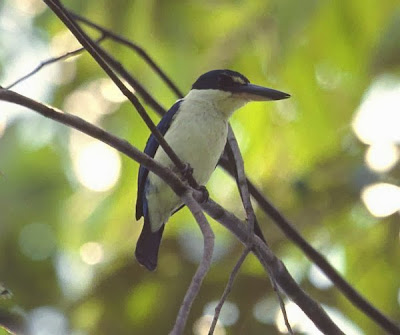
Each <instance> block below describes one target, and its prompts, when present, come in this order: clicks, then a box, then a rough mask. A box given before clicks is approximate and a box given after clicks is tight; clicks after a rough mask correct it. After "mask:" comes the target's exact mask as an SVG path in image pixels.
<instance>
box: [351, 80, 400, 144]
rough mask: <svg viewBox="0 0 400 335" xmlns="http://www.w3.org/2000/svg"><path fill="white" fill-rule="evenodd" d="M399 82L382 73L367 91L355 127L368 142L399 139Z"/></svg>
mask: <svg viewBox="0 0 400 335" xmlns="http://www.w3.org/2000/svg"><path fill="white" fill-rule="evenodd" d="M399 106H400V82H399V80H398V79H394V78H392V77H387V76H383V77H380V78H379V79H377V80H376V81H375V82H374V83H373V84H372V85H371V87H370V88H369V89H368V91H367V92H366V94H365V97H364V99H363V102H362V103H361V105H360V107H359V108H358V110H357V112H356V114H355V117H354V120H353V124H352V125H353V130H354V132H355V133H356V135H357V136H358V138H359V139H360V140H361V141H362V142H364V143H366V144H373V143H376V142H378V143H380V142H383V141H384V142H392V143H400V113H399Z"/></svg>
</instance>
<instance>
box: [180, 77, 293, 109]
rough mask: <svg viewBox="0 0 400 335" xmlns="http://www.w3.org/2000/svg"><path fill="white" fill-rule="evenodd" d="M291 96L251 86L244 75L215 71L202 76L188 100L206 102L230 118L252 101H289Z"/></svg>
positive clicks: (194, 85)
mask: <svg viewBox="0 0 400 335" xmlns="http://www.w3.org/2000/svg"><path fill="white" fill-rule="evenodd" d="M289 97H290V95H289V94H287V93H284V92H281V91H277V90H274V89H271V88H267V87H262V86H258V85H254V84H250V81H249V80H248V79H247V78H246V77H245V76H244V75H242V74H240V73H239V72H236V71H231V70H213V71H209V72H206V73H204V74H203V75H201V76H200V77H199V78H198V79H197V80H196V82H195V83H194V84H193V85H192V90H191V91H190V92H189V94H188V96H187V98H191V99H194V100H206V101H208V102H210V103H212V104H214V105H215V106H216V107H217V108H218V109H219V110H220V111H221V112H223V113H224V114H226V115H227V116H230V115H231V114H232V113H233V112H234V111H235V110H236V109H238V108H240V107H242V106H243V105H245V104H246V103H248V102H250V101H269V100H281V99H287V98H289Z"/></svg>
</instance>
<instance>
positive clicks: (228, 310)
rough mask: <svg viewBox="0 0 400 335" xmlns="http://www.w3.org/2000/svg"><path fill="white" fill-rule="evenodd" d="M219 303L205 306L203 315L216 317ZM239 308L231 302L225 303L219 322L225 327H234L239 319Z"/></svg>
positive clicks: (214, 302) (210, 303)
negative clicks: (216, 308)
mask: <svg viewBox="0 0 400 335" xmlns="http://www.w3.org/2000/svg"><path fill="white" fill-rule="evenodd" d="M218 302H219V301H211V302H209V303H208V304H206V305H205V306H204V310H203V314H204V315H210V316H214V313H215V307H217V304H218ZM239 315H240V312H239V308H238V307H237V305H236V304H235V303H233V302H230V301H225V303H224V305H223V306H222V309H221V313H220V315H219V320H220V321H221V323H222V324H223V325H224V326H232V325H234V324H235V323H236V322H237V320H238V319H239Z"/></svg>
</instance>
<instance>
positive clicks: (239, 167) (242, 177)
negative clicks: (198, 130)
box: [221, 125, 293, 334]
mask: <svg viewBox="0 0 400 335" xmlns="http://www.w3.org/2000/svg"><path fill="white" fill-rule="evenodd" d="M228 144H229V145H230V148H228V150H230V151H231V152H232V156H233V159H234V161H235V167H236V181H237V184H238V188H239V191H240V196H241V198H242V203H243V206H244V208H245V210H246V216H247V221H248V225H249V229H250V234H249V236H253V233H254V226H255V224H258V223H256V222H257V221H256V216H255V213H254V209H253V206H252V204H251V199H250V193H249V188H248V184H247V178H246V174H245V171H244V162H243V157H242V154H241V152H240V149H239V144H238V142H237V140H236V137H235V134H234V133H233V130H232V127H231V126H230V125H229V130H228ZM248 246H249V247H250V248H251V245H250V244H248ZM269 277H270V278H271V282H272V287H273V288H274V290H275V292H276V294H277V298H278V301H279V306H280V308H281V310H282V314H283V316H284V319H285V324H286V326H287V329H288V331H289V334H293V332H292V328H291V327H290V324H289V321H288V318H287V313H286V309H285V304H284V303H283V300H282V297H281V296H280V294H279V291H278V288H277V286H276V282H275V278H274V277H273V275H270V276H269ZM221 307H222V306H221Z"/></svg>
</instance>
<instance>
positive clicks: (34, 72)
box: [5, 34, 106, 89]
mask: <svg viewBox="0 0 400 335" xmlns="http://www.w3.org/2000/svg"><path fill="white" fill-rule="evenodd" d="M105 38H106V37H105V35H104V34H103V35H102V36H100V37H99V38H98V39H97V40H95V41H94V43H96V44H97V43H101V42H102V41H103V40H104V39H105ZM84 50H85V48H83V47H81V48H79V49H76V50H73V51H69V52H66V53H65V54H63V55H61V56H59V57H53V58H49V59H47V60H45V61H43V62H41V63H40V64H39V65H38V66H37V67H35V68H34V69H33V70H32V71H30V72H29V73H27V74H26V75H24V76H23V77H21V78H19V79H17V80H16V81H14V82H13V83H12V84H10V85H8V86H6V87H5V88H7V89H10V88H12V87H14V86H15V85H17V84H19V83H20V82H22V81H24V80H26V79H28V78H29V77H31V76H33V75H34V74H36V73H37V72H39V71H40V70H41V69H42V68H44V67H45V66H47V65H50V64H53V63H55V62H58V61H60V60H64V59H67V58H70V57H72V56H76V55H78V54H80V53H81V52H82V51H84Z"/></svg>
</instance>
